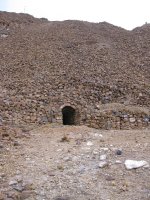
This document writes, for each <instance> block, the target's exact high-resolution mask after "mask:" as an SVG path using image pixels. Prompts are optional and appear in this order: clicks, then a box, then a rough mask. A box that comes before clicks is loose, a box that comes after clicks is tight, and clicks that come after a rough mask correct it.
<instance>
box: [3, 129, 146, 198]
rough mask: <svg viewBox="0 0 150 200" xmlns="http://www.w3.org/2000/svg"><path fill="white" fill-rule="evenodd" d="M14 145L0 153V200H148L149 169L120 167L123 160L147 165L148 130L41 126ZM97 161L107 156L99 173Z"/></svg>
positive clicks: (122, 165)
mask: <svg viewBox="0 0 150 200" xmlns="http://www.w3.org/2000/svg"><path fill="white" fill-rule="evenodd" d="M18 143H19V145H16V146H12V145H10V146H8V147H7V148H6V149H5V148H3V150H2V151H1V160H0V161H1V166H0V181H1V193H0V199H5V200H7V199H9V200H11V199H28V200H48V199H50V200H51V199H54V200H120V199H121V200H150V168H139V169H136V170H135V169H133V170H127V169H125V166H124V161H125V160H126V159H135V160H146V161H147V162H149V163H150V131H149V130H143V131H141V130H140V131H103V130H101V131H100V130H96V129H90V128H87V127H84V126H81V127H71V126H70V127H67V126H62V127H57V126H54V127H52V126H43V127H41V128H38V129H35V130H33V131H31V137H30V138H24V139H18ZM117 149H121V150H122V155H116V150H117ZM100 155H107V159H106V161H107V166H105V167H104V168H99V162H100ZM118 160H119V161H120V162H119V163H116V161H118Z"/></svg>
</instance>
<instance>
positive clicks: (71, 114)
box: [62, 106, 76, 125]
mask: <svg viewBox="0 0 150 200" xmlns="http://www.w3.org/2000/svg"><path fill="white" fill-rule="evenodd" d="M62 117H63V125H75V124H76V123H75V117H76V111H75V109H74V108H72V107H71V106H65V107H64V108H63V109H62Z"/></svg>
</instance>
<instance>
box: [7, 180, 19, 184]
mask: <svg viewBox="0 0 150 200" xmlns="http://www.w3.org/2000/svg"><path fill="white" fill-rule="evenodd" d="M17 183H18V182H17V181H16V180H12V181H10V182H9V185H16V184H17Z"/></svg>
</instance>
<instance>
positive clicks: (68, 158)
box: [63, 157, 71, 162]
mask: <svg viewBox="0 0 150 200" xmlns="http://www.w3.org/2000/svg"><path fill="white" fill-rule="evenodd" d="M63 160H64V161H66V162H67V161H71V158H70V157H65V158H63Z"/></svg>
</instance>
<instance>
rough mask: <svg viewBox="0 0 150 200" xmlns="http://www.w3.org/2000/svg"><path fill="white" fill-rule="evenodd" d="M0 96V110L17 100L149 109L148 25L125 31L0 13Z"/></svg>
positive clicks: (149, 27)
mask: <svg viewBox="0 0 150 200" xmlns="http://www.w3.org/2000/svg"><path fill="white" fill-rule="evenodd" d="M0 92H1V99H0V100H1V101H2V103H1V106H4V104H5V106H7V104H9V105H10V104H11V102H13V103H14V102H16V105H18V98H20V99H22V100H23V101H24V102H25V104H26V103H29V99H30V100H31V99H32V100H37V99H38V100H40V101H42V102H43V104H46V105H48V104H51V102H59V104H60V105H61V102H62V101H64V99H65V98H66V99H70V100H71V99H72V100H73V101H76V104H78V102H81V104H82V105H83V104H84V105H86V104H88V105H90V104H91V105H93V104H94V103H95V102H101V103H109V102H110V103H113V102H119V103H123V104H127V105H133V104H134V105H136V104H137V105H141V106H149V105H150V101H149V100H150V25H149V24H145V25H144V26H142V27H138V28H136V29H134V30H132V31H127V30H124V29H122V28H120V27H116V26H113V25H111V24H109V23H106V22H102V23H89V22H84V21H70V20H68V21H63V22H50V21H48V20H46V19H44V18H42V19H37V18H34V17H32V16H30V15H26V14H15V13H6V12H1V13H0ZM89 94H90V95H89ZM19 95H20V96H19ZM33 96H34V97H33ZM89 96H90V97H89ZM19 101H20V100H19ZM26 101H28V102H26ZM35 103H36V102H35ZM14 104H15V103H14ZM20 106H22V103H21V105H20ZM28 107H29V106H28ZM15 109H16V108H15ZM24 109H26V110H27V107H26V106H25V107H24Z"/></svg>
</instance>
